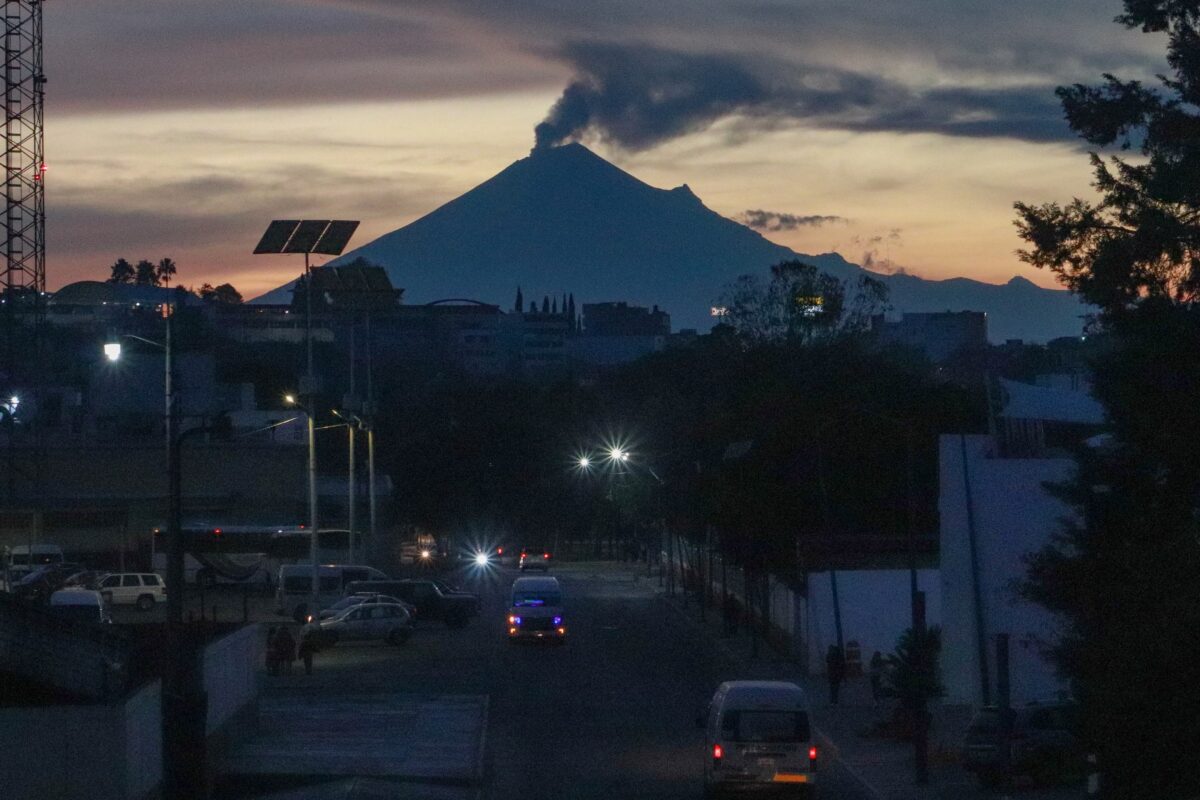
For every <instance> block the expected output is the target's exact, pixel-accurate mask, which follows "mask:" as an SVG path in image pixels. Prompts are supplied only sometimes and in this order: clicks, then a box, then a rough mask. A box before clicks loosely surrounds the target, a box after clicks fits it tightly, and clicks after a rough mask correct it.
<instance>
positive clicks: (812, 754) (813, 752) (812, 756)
mask: <svg viewBox="0 0 1200 800" xmlns="http://www.w3.org/2000/svg"><path fill="white" fill-rule="evenodd" d="M808 760H809V761H816V760H817V748H815V747H810V748H808Z"/></svg>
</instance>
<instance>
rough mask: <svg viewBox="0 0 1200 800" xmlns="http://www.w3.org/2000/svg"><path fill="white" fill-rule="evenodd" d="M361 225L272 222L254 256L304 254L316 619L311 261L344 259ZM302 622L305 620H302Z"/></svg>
mask: <svg viewBox="0 0 1200 800" xmlns="http://www.w3.org/2000/svg"><path fill="white" fill-rule="evenodd" d="M357 228H358V222H357V221H354V220H328V219H325V220H312V219H306V220H285V219H277V220H272V221H271V224H270V225H268V226H267V230H266V232H265V233H263V236H262V239H260V240H259V242H258V246H256V247H255V248H254V253H255V255H261V254H267V253H303V254H304V344H305V350H306V353H305V359H306V369H305V373H306V374H305V383H306V384H307V386H305V387H303V393H304V394H305V395H306V397H305V408H306V410H307V415H308V521H309V528H310V532H309V544H308V552H309V558H310V559H311V560H312V593H311V598H310V602H309V606H308V608H307V609H306V611H307V612H308V613H309V614H311V615H312V616H313V617H314V618H315V617H316V615H317V613H318V612H319V611H320V608H319V605H320V593H321V583H320V581H321V578H320V559H319V558H318V556H319V555H320V553H319V548H318V545H319V544H320V536H319V535H318V533H319V531H318V529H317V434H316V416H317V386H316V376H315V375H314V372H313V337H312V326H313V306H312V302H313V301H312V296H313V285H312V284H313V281H312V277H313V276H312V267H311V265H310V263H309V259H310V257H311V255H312V254H313V253H323V254H325V255H332V256H336V255H341V253H342V250H343V249H345V247H346V243H347V242H349V241H350V237H351V236H352V235H354V231H355V230H356V229H357ZM301 621H303V620H301Z"/></svg>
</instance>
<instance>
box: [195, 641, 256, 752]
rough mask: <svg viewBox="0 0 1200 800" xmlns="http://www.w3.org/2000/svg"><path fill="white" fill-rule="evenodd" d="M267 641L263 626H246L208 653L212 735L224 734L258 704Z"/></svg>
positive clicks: (206, 686) (206, 678)
mask: <svg viewBox="0 0 1200 800" xmlns="http://www.w3.org/2000/svg"><path fill="white" fill-rule="evenodd" d="M265 644H266V637H265V634H264V633H263V630H262V626H261V625H246V626H244V627H242V628H239V629H238V630H237V631H235V632H234V633H231V634H230V635H228V636H226V637H225V638H223V639H220V640H218V641H216V642H213V643H212V644H210V645H209V646H208V647H207V648H206V649H205V651H204V691H206V692H207V693H208V733H209V734H213V733H216V732H218V731H220V730H221V728H223V727H224V726H225V725H227V724H228V723H229V722H230V721H232V720H233V719H235V718H236V717H237V716H238V715H239V714H240V713H242V712H243V710H244V709H245V708H246V707H247V706H252V705H253V704H255V703H256V702H257V701H258V670H259V668H260V667H261V665H262V664H263V657H264V649H265Z"/></svg>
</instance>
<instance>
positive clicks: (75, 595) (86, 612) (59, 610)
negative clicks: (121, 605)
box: [50, 588, 112, 624]
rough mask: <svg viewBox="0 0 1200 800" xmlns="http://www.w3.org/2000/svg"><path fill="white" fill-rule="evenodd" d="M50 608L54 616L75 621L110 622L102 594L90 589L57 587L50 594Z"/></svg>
mask: <svg viewBox="0 0 1200 800" xmlns="http://www.w3.org/2000/svg"><path fill="white" fill-rule="evenodd" d="M50 610H51V611H52V612H54V614H55V615H56V616H60V617H63V618H64V619H70V620H74V621H76V622H89V623H95V624H106V623H110V622H112V617H110V616H109V615H108V607H107V606H106V605H105V603H104V597H103V595H101V594H100V593H99V592H97V591H94V590H92V589H79V588H72V589H59V590H58V591H57V592H55V593H54V594H52V595H50Z"/></svg>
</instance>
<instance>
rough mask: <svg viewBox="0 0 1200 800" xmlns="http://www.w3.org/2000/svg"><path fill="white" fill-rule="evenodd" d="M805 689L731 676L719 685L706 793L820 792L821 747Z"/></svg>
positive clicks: (709, 722)
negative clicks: (774, 789)
mask: <svg viewBox="0 0 1200 800" xmlns="http://www.w3.org/2000/svg"><path fill="white" fill-rule="evenodd" d="M809 719H810V715H809V708H808V699H807V698H806V697H805V695H804V690H803V689H801V688H800V687H799V686H797V685H796V684H794V683H787V682H785V681H728V682H726V683H722V684H721V685H720V686H719V687H718V688H717V693H716V694H715V695H713V699H712V702H711V703H709V706H708V713H707V714H705V715H703V716H701V717H700V718H699V719H697V720H696V723H697V725H699V726H700V727H703V728H704V733H705V747H706V749H707V751H706V754H705V759H704V796H705V797H716V796H717V795H720V794H724V793H725V792H727V791H729V790H737V789H740V788H742V789H747V790H763V789H767V788H772V787H773V788H776V789H778V790H780V793H781V794H785V795H787V796H790V797H812V796H813V795H814V794H815V793H816V782H817V773H816V769H817V748H816V746H815V745H814V744H813V741H812V739H813V736H812V726H811V724H810V722H809Z"/></svg>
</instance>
